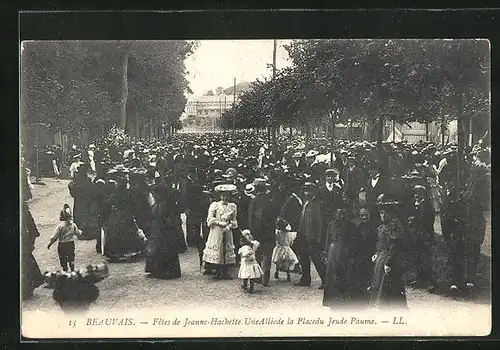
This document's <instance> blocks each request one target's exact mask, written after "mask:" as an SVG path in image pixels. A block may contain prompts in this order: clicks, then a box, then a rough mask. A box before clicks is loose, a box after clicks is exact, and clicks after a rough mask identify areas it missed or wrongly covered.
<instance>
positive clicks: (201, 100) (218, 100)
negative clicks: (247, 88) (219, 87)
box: [185, 95, 234, 118]
mask: <svg viewBox="0 0 500 350" xmlns="http://www.w3.org/2000/svg"><path fill="white" fill-rule="evenodd" d="M233 99H234V97H233V95H215V96H196V97H193V98H190V99H188V102H187V104H186V110H185V113H186V115H188V116H189V115H196V116H206V117H212V118H213V117H220V116H221V115H222V114H223V113H224V111H226V110H228V109H230V108H231V107H232V106H233Z"/></svg>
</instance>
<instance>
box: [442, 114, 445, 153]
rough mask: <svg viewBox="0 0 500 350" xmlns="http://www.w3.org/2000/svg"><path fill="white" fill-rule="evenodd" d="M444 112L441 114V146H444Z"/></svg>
mask: <svg viewBox="0 0 500 350" xmlns="http://www.w3.org/2000/svg"><path fill="white" fill-rule="evenodd" d="M445 125H446V124H445V120H444V114H443V115H442V116H441V146H444V131H445Z"/></svg>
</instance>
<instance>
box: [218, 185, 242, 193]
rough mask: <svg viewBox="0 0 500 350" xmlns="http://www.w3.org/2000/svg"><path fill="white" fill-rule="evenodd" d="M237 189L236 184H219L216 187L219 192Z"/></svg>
mask: <svg viewBox="0 0 500 350" xmlns="http://www.w3.org/2000/svg"><path fill="white" fill-rule="evenodd" d="M236 190H237V187H236V186H235V185H231V184H227V185H226V184H223V185H217V186H216V187H215V191H217V192H234V191H236Z"/></svg>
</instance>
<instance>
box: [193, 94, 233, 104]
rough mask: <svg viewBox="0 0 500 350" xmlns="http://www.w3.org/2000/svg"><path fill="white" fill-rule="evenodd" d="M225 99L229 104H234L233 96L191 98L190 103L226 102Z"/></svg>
mask: <svg viewBox="0 0 500 350" xmlns="http://www.w3.org/2000/svg"><path fill="white" fill-rule="evenodd" d="M224 97H225V98H226V101H227V102H233V98H234V97H233V95H214V96H195V97H191V98H189V100H188V102H219V100H220V101H224Z"/></svg>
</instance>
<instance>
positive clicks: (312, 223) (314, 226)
mask: <svg viewBox="0 0 500 350" xmlns="http://www.w3.org/2000/svg"><path fill="white" fill-rule="evenodd" d="M317 193H318V189H317V187H316V185H315V184H313V183H310V182H306V183H305V184H304V197H305V198H306V202H305V203H304V206H303V208H302V214H301V218H300V224H299V230H298V234H297V244H296V246H297V253H298V258H299V262H300V265H301V266H302V277H301V279H300V281H299V283H297V284H296V285H297V286H310V285H311V260H312V262H313V264H314V267H315V268H316V271H318V274H319V277H320V278H321V287H320V289H322V288H324V278H325V269H326V267H325V265H324V263H323V261H322V259H321V251H322V247H321V243H322V242H321V237H322V231H323V220H322V215H321V214H322V213H321V202H320V200H319V199H318V196H317Z"/></svg>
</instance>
